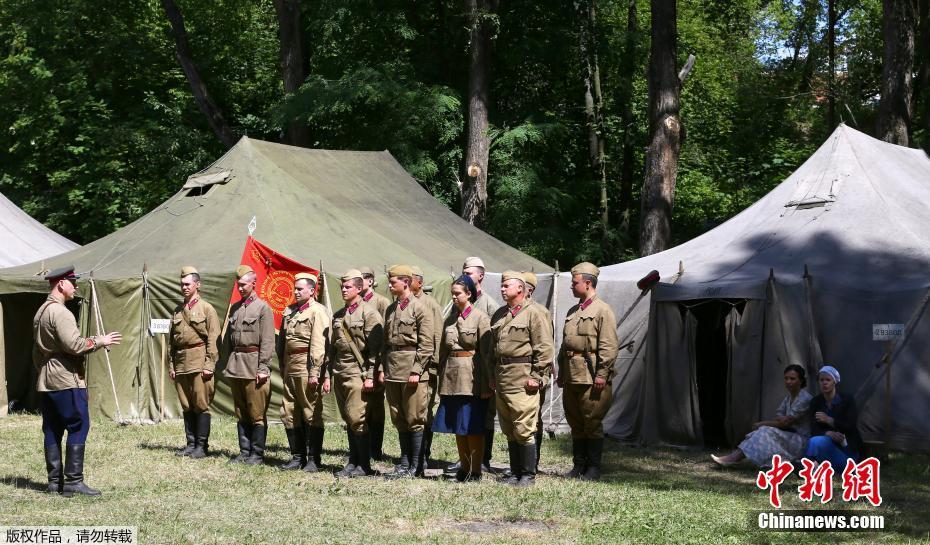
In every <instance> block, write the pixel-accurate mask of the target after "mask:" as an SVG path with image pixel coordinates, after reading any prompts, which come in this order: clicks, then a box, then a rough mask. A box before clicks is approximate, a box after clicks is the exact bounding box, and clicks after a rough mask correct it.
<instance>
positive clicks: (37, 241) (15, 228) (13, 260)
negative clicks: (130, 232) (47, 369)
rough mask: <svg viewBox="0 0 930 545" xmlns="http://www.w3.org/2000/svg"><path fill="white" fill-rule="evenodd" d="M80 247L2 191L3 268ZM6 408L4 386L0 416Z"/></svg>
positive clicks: (0, 379) (0, 371) (0, 375)
mask: <svg viewBox="0 0 930 545" xmlns="http://www.w3.org/2000/svg"><path fill="white" fill-rule="evenodd" d="M77 246H78V245H77V244H75V243H73V242H71V241H70V240H68V239H66V238H65V237H63V236H61V235H59V234H58V233H56V232H55V231H52V230H51V229H49V228H48V227H46V226H44V225H42V224H41V223H39V222H38V221H36V220H35V219H33V218H32V216H30V215H29V214H27V213H25V212H23V211H22V210H21V209H20V208H19V207H18V206H16V205H15V204H13V202H12V201H10V199H7V198H6V197H5V196H4V195H2V194H0V269H3V268H4V267H14V266H16V265H22V264H24V263H32V262H34V261H40V260H42V259H45V258H49V257H53V256H56V255H59V254H62V253H64V252H67V251H68V250H72V249H74V248H77ZM0 306H2V303H0ZM2 329H3V309H2V308H0V330H2ZM3 351H4V346H3V338H2V336H0V353H2V352H3ZM5 382H6V375H5V369H4V368H3V366H0V386H2V385H3V384H4V383H5ZM6 410H7V398H6V390H5V389H4V388H2V387H0V416H3V415H4V414H6Z"/></svg>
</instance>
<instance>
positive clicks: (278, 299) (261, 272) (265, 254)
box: [229, 237, 320, 329]
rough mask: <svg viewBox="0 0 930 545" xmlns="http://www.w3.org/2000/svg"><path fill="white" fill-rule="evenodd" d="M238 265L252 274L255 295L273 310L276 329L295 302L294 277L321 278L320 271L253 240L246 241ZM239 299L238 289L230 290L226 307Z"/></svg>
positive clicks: (279, 326)
mask: <svg viewBox="0 0 930 545" xmlns="http://www.w3.org/2000/svg"><path fill="white" fill-rule="evenodd" d="M241 264H242V265H248V266H249V267H252V270H254V271H255V276H256V279H255V292H256V294H257V295H258V296H259V297H261V298H262V299H263V300H264V301H265V302H266V303H268V306H270V307H271V310H272V311H274V327H275V329H280V328H281V315H282V313H283V312H284V309H286V308H287V307H288V305H291V304H293V303H294V275H295V274H297V273H301V272H308V273H311V274H313V275H314V276H316V277H317V278H319V277H320V271H318V270H316V269H314V268H313V267H308V266H306V265H302V264H300V263H298V262H296V261H294V260H293V259H289V258H287V257H285V256H283V255H281V254H279V253H278V252H276V251H274V250H272V249H271V248H269V247H268V246H265V245H264V244H262V243H261V242H259V241H257V240H255V239H254V238H252V237H249V238H248V239H247V240H246V241H245V249H244V250H243V251H242V260H241ZM241 298H242V297H240V296H239V290H237V289H235V288H233V292H232V297H230V299H229V304H230V305H231V304H233V303H235V302H236V301H238V300H240V299H241Z"/></svg>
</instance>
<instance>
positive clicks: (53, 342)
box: [32, 295, 94, 392]
mask: <svg viewBox="0 0 930 545" xmlns="http://www.w3.org/2000/svg"><path fill="white" fill-rule="evenodd" d="M32 336H33V339H34V340H35V344H33V347H32V363H33V365H34V366H35V368H36V371H37V372H38V374H39V379H38V381H37V382H36V390H37V391H39V392H57V391H59V390H69V389H72V388H87V383H86V382H85V381H84V354H86V353H88V352H92V351H93V350H94V343H93V341H91V340H90V339H87V338H84V337H82V336H81V331H80V330H79V329H78V326H77V321H76V320H75V319H74V314H72V313H71V311H70V310H68V308H67V307H66V306H65V304H64V302H63V301H60V300H58V299H55V298H54V297H52V296H51V295H49V296H48V299H46V300H45V303H44V304H43V305H42V306H41V307H40V308H39V311H38V312H36V315H35V318H34V319H33V321H32Z"/></svg>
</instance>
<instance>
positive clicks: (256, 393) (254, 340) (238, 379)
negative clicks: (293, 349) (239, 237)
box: [223, 265, 275, 465]
mask: <svg viewBox="0 0 930 545" xmlns="http://www.w3.org/2000/svg"><path fill="white" fill-rule="evenodd" d="M236 278H237V280H236V289H237V290H238V291H239V295H240V296H241V297H242V299H240V300H239V301H237V302H236V303H235V304H233V305H232V307H230V309H229V323H228V325H227V329H226V336H225V338H224V339H223V344H224V347H225V348H224V353H225V354H228V359H227V363H226V370H225V371H224V375H225V376H226V379H227V380H228V381H229V386H230V389H231V390H232V396H233V405H234V406H235V408H236V420H238V423H237V425H236V427H237V430H238V433H239V455H238V456H236V457H235V458H233V459H231V460H230V462H231V463H246V464H248V465H258V464H261V463H262V462H264V459H265V458H264V457H265V440H266V439H267V437H268V419H267V417H266V413H267V412H268V402H269V401H270V400H271V384H270V383H269V381H268V379H269V377H270V376H271V369H270V367H269V363H270V362H271V358H272V357H274V350H275V339H274V313H273V312H272V310H271V307H269V306H268V303H266V302H265V301H263V300H261V299H260V298H259V297H258V294H257V293H255V282H256V275H255V271H253V270H252V267H249V266H248V265H240V266H239V268H237V269H236Z"/></svg>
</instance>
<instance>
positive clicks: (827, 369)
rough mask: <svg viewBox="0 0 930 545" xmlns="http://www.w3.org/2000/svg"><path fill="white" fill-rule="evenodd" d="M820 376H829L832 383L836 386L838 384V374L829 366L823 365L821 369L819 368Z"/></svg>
mask: <svg viewBox="0 0 930 545" xmlns="http://www.w3.org/2000/svg"><path fill="white" fill-rule="evenodd" d="M820 374H821V375H830V376H831V377H833V382H835V383H837V384H839V383H840V372H839V371H837V370H836V367H833V366H831V365H824V366H823V367H821V368H820Z"/></svg>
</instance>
